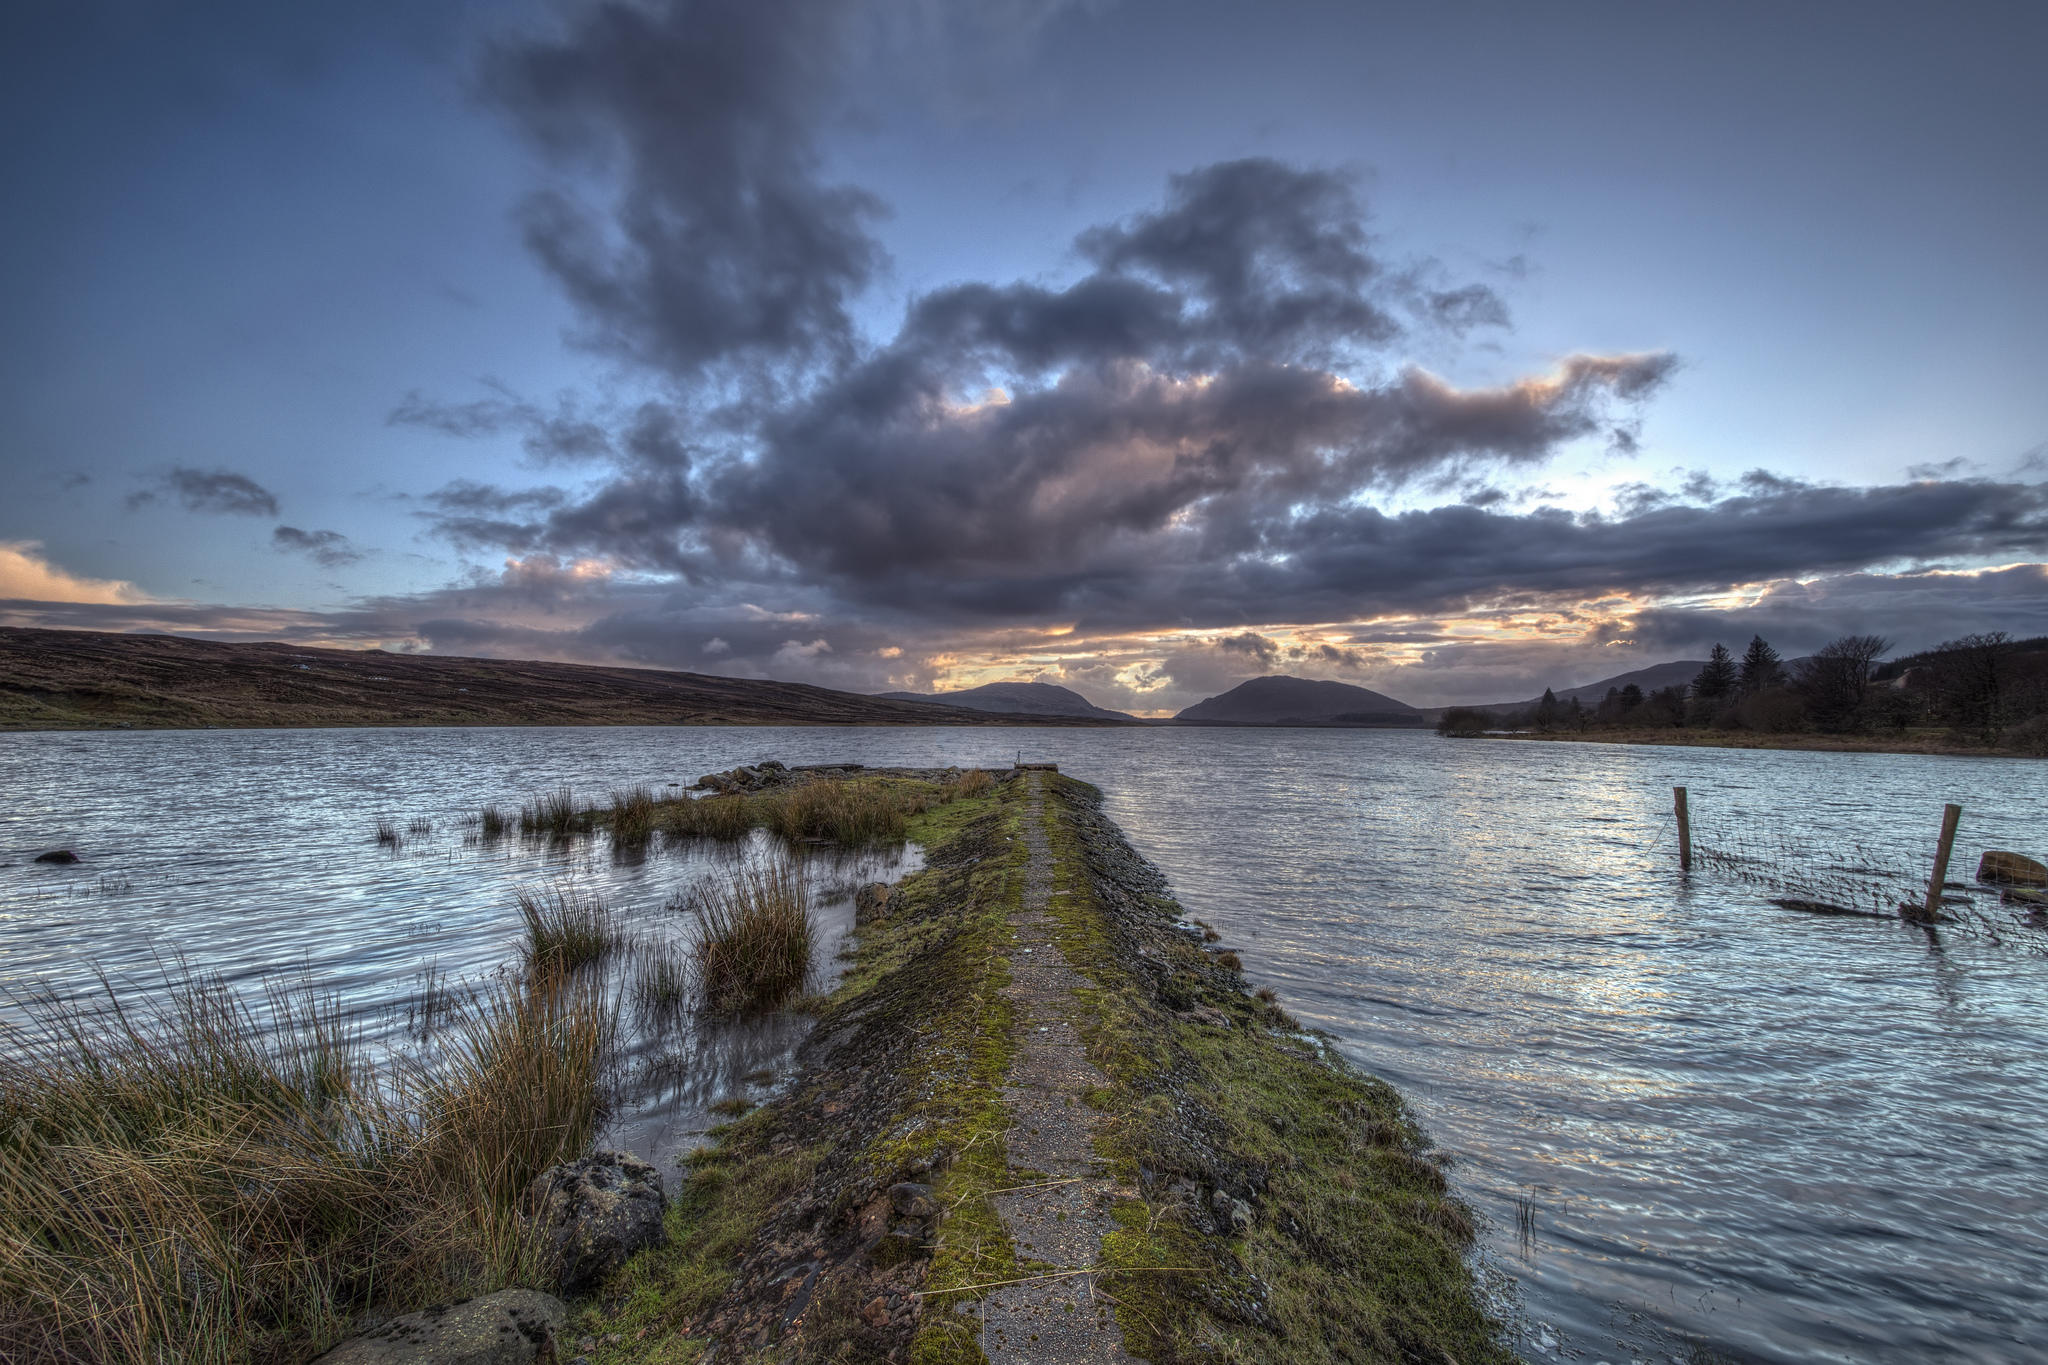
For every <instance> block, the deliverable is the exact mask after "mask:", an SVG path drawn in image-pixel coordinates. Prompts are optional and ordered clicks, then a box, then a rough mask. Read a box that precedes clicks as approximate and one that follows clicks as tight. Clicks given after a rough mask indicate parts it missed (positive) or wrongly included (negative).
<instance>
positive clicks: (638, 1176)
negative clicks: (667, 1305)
mask: <svg viewBox="0 0 2048 1365" xmlns="http://www.w3.org/2000/svg"><path fill="white" fill-rule="evenodd" d="M526 1197H527V1201H528V1206H529V1207H530V1208H532V1209H533V1210H534V1221H535V1223H536V1225H537V1226H538V1229H539V1232H540V1236H541V1240H542V1243H543V1245H544V1248H545V1254H546V1255H547V1257H548V1258H549V1260H550V1261H551V1262H552V1264H553V1266H554V1269H555V1273H556V1275H557V1277H558V1279H559V1282H560V1284H561V1287H562V1291H563V1292H564V1293H567V1294H581V1293H584V1292H585V1291H587V1290H590V1289H593V1288H595V1287H596V1286H597V1285H599V1284H601V1283H602V1282H603V1281H604V1278H605V1276H607V1275H609V1274H611V1273H612V1272H613V1271H614V1270H617V1269H618V1268H619V1267H620V1266H622V1265H624V1264H625V1263H626V1258H627V1257H628V1256H631V1255H632V1254H633V1253H634V1252H636V1251H639V1250H640V1249H641V1248H643V1247H651V1246H660V1245H661V1244H662V1243H663V1242H665V1241H666V1240H668V1237H667V1234H666V1233H665V1232H664V1231H663V1230H662V1224H661V1220H662V1215H663V1214H665V1213H667V1212H668V1195H667V1194H666V1193H664V1192H663V1190H662V1188H661V1176H660V1174H659V1173H658V1172H656V1171H655V1169H654V1167H652V1166H650V1165H649V1164H648V1163H646V1162H645V1161H642V1160H641V1159H640V1158H639V1157H637V1156H634V1155H633V1154H631V1153H630V1152H595V1153H593V1154H591V1155H590V1156H587V1157H584V1158H583V1159H582V1160H580V1161H572V1162H569V1163H568V1164H566V1165H562V1166H556V1167H555V1168H553V1169H552V1170H549V1171H546V1172H544V1173H542V1174H541V1175H540V1176H538V1177H537V1178H536V1179H535V1180H534V1182H533V1184H532V1186H531V1187H530V1188H529V1189H528V1190H527V1195H526Z"/></svg>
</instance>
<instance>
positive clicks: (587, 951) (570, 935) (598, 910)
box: [519, 882, 625, 978]
mask: <svg viewBox="0 0 2048 1365" xmlns="http://www.w3.org/2000/svg"><path fill="white" fill-rule="evenodd" d="M519 914H520V917H521V918H522V919H524V920H525V921H526V941H525V943H524V944H523V945H521V946H522V951H523V952H524V954H525V957H526V969H527V972H528V973H529V974H530V975H532V976H534V977H537V978H540V977H553V976H559V975H562V974H563V973H566V972H572V971H574V970H575V969H576V968H578V967H586V966H589V965H591V964H593V963H596V962H599V961H602V960H603V959H604V958H605V957H607V956H609V955H610V954H611V953H613V952H614V951H616V950H617V949H618V948H620V947H622V946H623V945H624V943H625V932H624V931H623V930H622V929H621V928H620V927H619V922H618V917H617V916H616V915H614V914H613V913H612V911H611V907H609V906H607V905H606V904H605V903H604V899H603V897H601V896H599V895H598V894H597V893H596V892H589V893H584V892H579V891H577V889H576V888H575V887H573V886H571V885H570V884H568V883H567V882H555V883H553V884H551V885H548V886H545V887H541V888H539V889H528V890H522V891H520V892H519Z"/></svg>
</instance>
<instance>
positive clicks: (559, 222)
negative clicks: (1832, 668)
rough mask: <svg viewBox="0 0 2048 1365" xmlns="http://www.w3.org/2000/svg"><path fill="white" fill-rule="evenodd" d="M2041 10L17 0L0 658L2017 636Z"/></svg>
mask: <svg viewBox="0 0 2048 1365" xmlns="http://www.w3.org/2000/svg"><path fill="white" fill-rule="evenodd" d="M2044 57H2048V10H2043V9H2042V8H2041V7H2039V6H2034V5H2021V4H2012V5H2003V4H1959V5H1951V6H1932V5H1924V4H1922V5H1888V4H1883V3H1869V2H1867V0H1866V2H1864V3H1855V4H1826V3H1812V4H1804V5H1798V6H1785V5H1762V4H1757V5H1749V4H1742V3H1729V4H1722V5H1713V6H1675V5H1643V4H1640V3H1627V4H1624V3H1615V4H1605V3H1584V4H1557V5H1540V6H1539V5H1529V4H1526V3H1518V2H1514V0H1503V2H1502V3H1444V4H1437V5H1428V6H1417V5H1373V4H1288V3H1275V2H1271V0H1269V2H1267V3H1260V4H1216V3H1200V2H1199V0H1172V2H1171V3H1136V2H1132V3H1115V2H1114V0H1098V2H1097V3H1085V2H1084V3H1062V2H1061V0H995V2H993V3H990V4H987V5H982V6H965V5H957V4H945V3H939V0H872V3H859V2H858V0H842V2H839V3H823V2H816V3H813V2H811V0H787V2H786V3H763V2H761V0H756V2H755V3H697V2H695V0H645V2H644V3H624V2H621V0H614V2H613V3H590V2H588V0H581V2H564V3H541V2H540V0H528V2H527V3H519V4H504V3H499V4H483V3H461V2H458V0H362V3H357V4H351V5H346V6H300V5H275V4H269V3H257V2H256V0H179V3H172V2H171V0H16V3H13V4H11V5H9V6H7V7H6V10H5V13H4V15H0V117H4V118H5V126H6V127H7V128H8V129H9V136H8V137H7V138H6V139H4V140H0V175H4V178H5V179H4V183H5V185H6V187H7V202H8V207H7V210H6V212H5V213H4V214H0V299H4V301H5V307H4V309H0V487H4V488H5V489H6V494H5V496H4V497H0V624H7V625H41V626H58V627H69V628H82V629H104V630H148V631H172V632H178V633H185V634H191V635H197V636H204V637H207V638H214V639H228V640H257V639H282V640H292V641H298V642H303V643H308V644H322V643H324V644H332V645H338V646H344V647H358V648H362V647H379V648H386V649H397V650H409V651H431V652H439V653H449V654H481V655H492V656H501V657H512V658H549V659H564V660H572V661H581V662H592V663H616V664H630V665H636V666H652V667H661V668H676V669H686V670H692V671H698V672H713V673H723V674H732V675H738V676H763V677H776V678H784V679H790V680H795V681H804V682H815V683H821V684H824V685H827V686H832V687H839V688H845V689H849V690H854V691H882V690H888V689H916V690H930V689H945V688H952V687H962V686H971V685H975V684H978V683H984V682H992V681H998V680H1038V681H1045V682H1052V683H1059V684H1062V685H1065V686H1070V687H1073V688H1076V689H1077V690H1079V691H1081V692H1083V693H1084V694H1085V695H1087V696H1088V697H1089V698H1090V699H1091V700H1093V701H1095V702H1097V703H1098V704H1101V705H1106V706H1111V707H1116V708H1120V709H1126V710H1130V711H1133V712H1137V713H1143V714H1170V713H1171V712H1173V711H1175V710H1178V709H1179V708H1181V707H1183V706H1186V705H1189V704H1191V703H1193V702H1195V701H1198V700H1200V699H1201V698H1203V697H1205V696H1209V695H1212V694H1214V693H1216V692H1219V691H1222V690H1224V689H1226V688H1228V687H1230V686H1232V685H1234V684H1235V683H1237V682H1239V681H1242V680H1244V679H1245V678H1249V677H1253V676H1257V675H1260V674H1265V673H1281V672H1284V673H1293V674H1297V675H1302V676H1313V677H1326V678H1336V679H1340V680H1343V681H1347V682H1353V683H1358V684H1360V685H1363V686H1368V687H1372V688H1374V689H1376V690H1379V691H1382V692H1385V693H1388V694H1390V695H1392V696H1395V697H1398V698H1400V699H1402V700H1404V701H1408V702H1411V703H1413V704H1416V705H1442V704H1449V703H1454V702H1486V701H1501V700H1510V699H1516V698H1522V697H1527V696H1530V695H1534V694H1535V693H1536V692H1538V691H1540V690H1541V689H1542V688H1543V687H1545V686H1558V687H1564V686H1575V685H1579V684H1582V683H1586V682H1590V681H1593V680H1595V679H1598V678H1603V677H1606V676H1610V675H1612V674H1616V673H1621V672H1624V671H1628V670H1630V669H1634V668H1640V667H1644V666H1647V665H1649V664H1652V663H1657V662H1661V661H1663V660H1666V659H1672V658H1697V657H1701V656H1703V655H1704V654H1705V652H1706V651H1707V649H1708V648H1709V647H1710V645H1711V644H1712V643H1714V642H1715V641H1717V640H1718V641H1725V642H1726V643H1728V644H1729V645H1730V646H1731V647H1734V648H1736V649H1738V650H1739V649H1740V647H1741V645H1743V644H1744V643H1746V642H1747V640H1748V639H1749V637H1750V636H1751V635H1752V634H1757V633H1761V634H1763V635H1764V636H1765V637H1766V638H1768V639H1770V640H1771V641H1772V642H1773V643H1774V644H1775V645H1777V647H1778V648H1779V650H1780V652H1781V653H1783V654H1785V655H1786V656H1788V657H1792V656H1796V655H1798V654H1802V653H1805V652H1809V651H1810V650H1812V649H1813V648H1816V647H1818V646H1819V645H1820V644H1822V643H1824V642H1825V641H1826V640H1828V639H1830V638H1832V637H1834V636H1836V635H1840V634H1844V633H1852V632H1854V633H1864V632H1874V633H1878V634H1882V635H1884V636H1886V637H1888V638H1889V639H1891V640H1893V641H1895V642H1896V644H1897V647H1898V648H1899V649H1900V650H1902V651H1903V650H1911V649H1919V648H1925V647H1928V646H1931V645H1933V644H1936V643H1938V642H1940V641H1941V640H1944V639H1948V638H1953V637H1955V636H1959V635H1962V634H1965V633H1968V632H1971V631H1977V630H1994V629H2004V630H2010V631H2012V632H2013V633H2015V634H2018V635H2038V634H2048V567H2044V561H2048V382H2044V374H2048V341H2044V336H2048V331H2044V328H2043V327H2042V319H2043V317H2044V316H2048V252H2043V251H2042V249H2041V246H2040V237H2041V224H2042V223H2043V222H2044V221H2048V138H2044V137H2043V136H2042V135H2041V130H2042V129H2043V128H2044V127H2048V83H2044V82H2042V81H2040V80H2039V79H2038V73H2039V71H2040V70H2041V69H2042V65H2043V59H2044Z"/></svg>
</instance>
